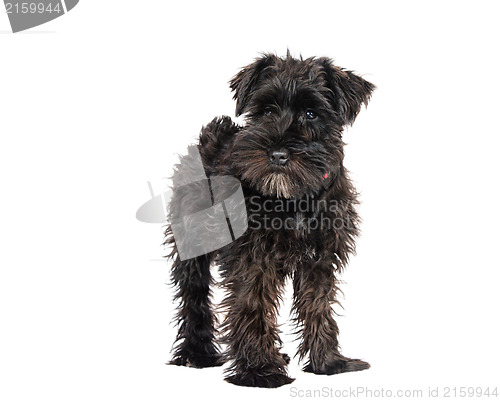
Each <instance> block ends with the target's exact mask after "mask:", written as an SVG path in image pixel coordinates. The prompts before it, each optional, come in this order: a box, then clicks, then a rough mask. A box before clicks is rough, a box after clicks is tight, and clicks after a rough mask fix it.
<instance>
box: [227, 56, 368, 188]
mask: <svg viewBox="0 0 500 401" xmlns="http://www.w3.org/2000/svg"><path fill="white" fill-rule="evenodd" d="M230 86H231V89H232V90H233V91H234V99H235V100H236V115H237V116H239V115H241V114H244V115H245V116H246V124H245V127H244V129H242V130H241V131H240V132H238V133H237V134H236V136H235V138H234V143H233V160H234V166H235V168H236V169H237V172H238V174H239V175H241V178H242V180H244V181H246V182H248V183H249V184H250V185H251V186H252V187H254V188H255V189H257V190H258V191H259V192H260V193H261V194H263V195H268V196H277V197H283V198H298V197H301V196H303V195H306V194H308V195H313V194H315V193H317V192H318V191H320V189H321V188H322V185H323V184H324V180H325V178H327V177H329V178H331V175H332V174H335V172H336V171H338V169H339V167H340V166H341V165H342V160H343V142H342V137H341V134H342V129H343V127H344V126H345V125H348V124H352V123H353V122H354V120H355V118H356V116H357V114H358V113H359V111H360V108H361V105H362V104H363V103H364V104H366V103H367V102H368V100H369V98H370V95H371V93H372V91H373V90H374V89H375V86H374V85H372V84H371V83H369V82H367V81H365V80H364V79H363V78H361V77H359V76H357V75H355V74H353V73H352V72H351V71H347V70H344V69H341V68H339V67H336V66H335V65H333V63H332V60H330V59H328V58H324V57H322V58H308V59H306V60H303V59H302V58H301V59H295V58H293V57H291V56H290V54H287V56H286V57H285V58H280V57H277V56H275V55H273V54H265V55H263V56H262V57H260V58H258V59H257V60H256V61H255V62H254V63H252V64H250V65H249V66H247V67H245V68H243V69H242V70H241V71H240V72H239V73H238V74H237V75H236V76H235V77H234V78H233V79H232V80H231V81H230Z"/></svg>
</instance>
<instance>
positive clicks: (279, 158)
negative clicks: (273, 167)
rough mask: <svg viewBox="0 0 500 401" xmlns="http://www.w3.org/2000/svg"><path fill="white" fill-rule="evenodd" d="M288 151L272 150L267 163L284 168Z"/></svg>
mask: <svg viewBox="0 0 500 401" xmlns="http://www.w3.org/2000/svg"><path fill="white" fill-rule="evenodd" d="M288 156H289V155H288V151H287V150H286V149H278V150H273V151H272V152H271V154H270V155H269V161H270V162H271V163H272V164H278V165H280V166H284V165H285V164H286V163H287V162H288Z"/></svg>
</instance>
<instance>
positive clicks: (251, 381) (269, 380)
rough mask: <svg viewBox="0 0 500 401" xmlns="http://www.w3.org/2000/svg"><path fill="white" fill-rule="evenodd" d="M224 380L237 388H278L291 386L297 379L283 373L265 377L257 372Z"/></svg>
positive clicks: (238, 374)
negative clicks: (286, 385)
mask: <svg viewBox="0 0 500 401" xmlns="http://www.w3.org/2000/svg"><path fill="white" fill-rule="evenodd" d="M224 380H226V381H227V382H229V383H232V384H236V385H237V386H245V387H265V388H276V387H281V386H283V385H285V384H290V383H291V382H293V381H294V380H295V379H292V378H291V377H288V376H287V375H286V374H283V373H272V374H268V375H263V374H258V373H255V372H241V373H236V374H234V375H232V376H229V377H226V378H225V379H224Z"/></svg>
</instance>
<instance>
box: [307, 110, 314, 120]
mask: <svg viewBox="0 0 500 401" xmlns="http://www.w3.org/2000/svg"><path fill="white" fill-rule="evenodd" d="M316 117H317V116H316V113H315V112H314V111H312V110H306V118H307V119H308V120H314V119H315V118H316Z"/></svg>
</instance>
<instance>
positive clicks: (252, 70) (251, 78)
mask: <svg viewBox="0 0 500 401" xmlns="http://www.w3.org/2000/svg"><path fill="white" fill-rule="evenodd" d="M275 60H276V56H275V55H273V54H264V55H263V56H262V57H260V58H258V59H256V60H255V61H254V62H253V63H252V64H250V65H247V66H246V67H244V68H243V69H242V70H241V71H240V72H238V73H237V74H236V75H235V76H234V77H233V79H231V81H229V86H230V88H231V90H232V91H233V92H234V96H233V99H234V100H236V117H238V116H239V115H241V114H243V113H244V112H245V109H246V108H247V105H248V102H249V101H250V98H251V96H252V93H253V91H254V90H255V88H256V86H257V83H258V82H259V80H260V78H261V76H262V73H263V71H264V70H265V69H266V68H267V67H269V66H271V65H273V64H274V63H275Z"/></svg>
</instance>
